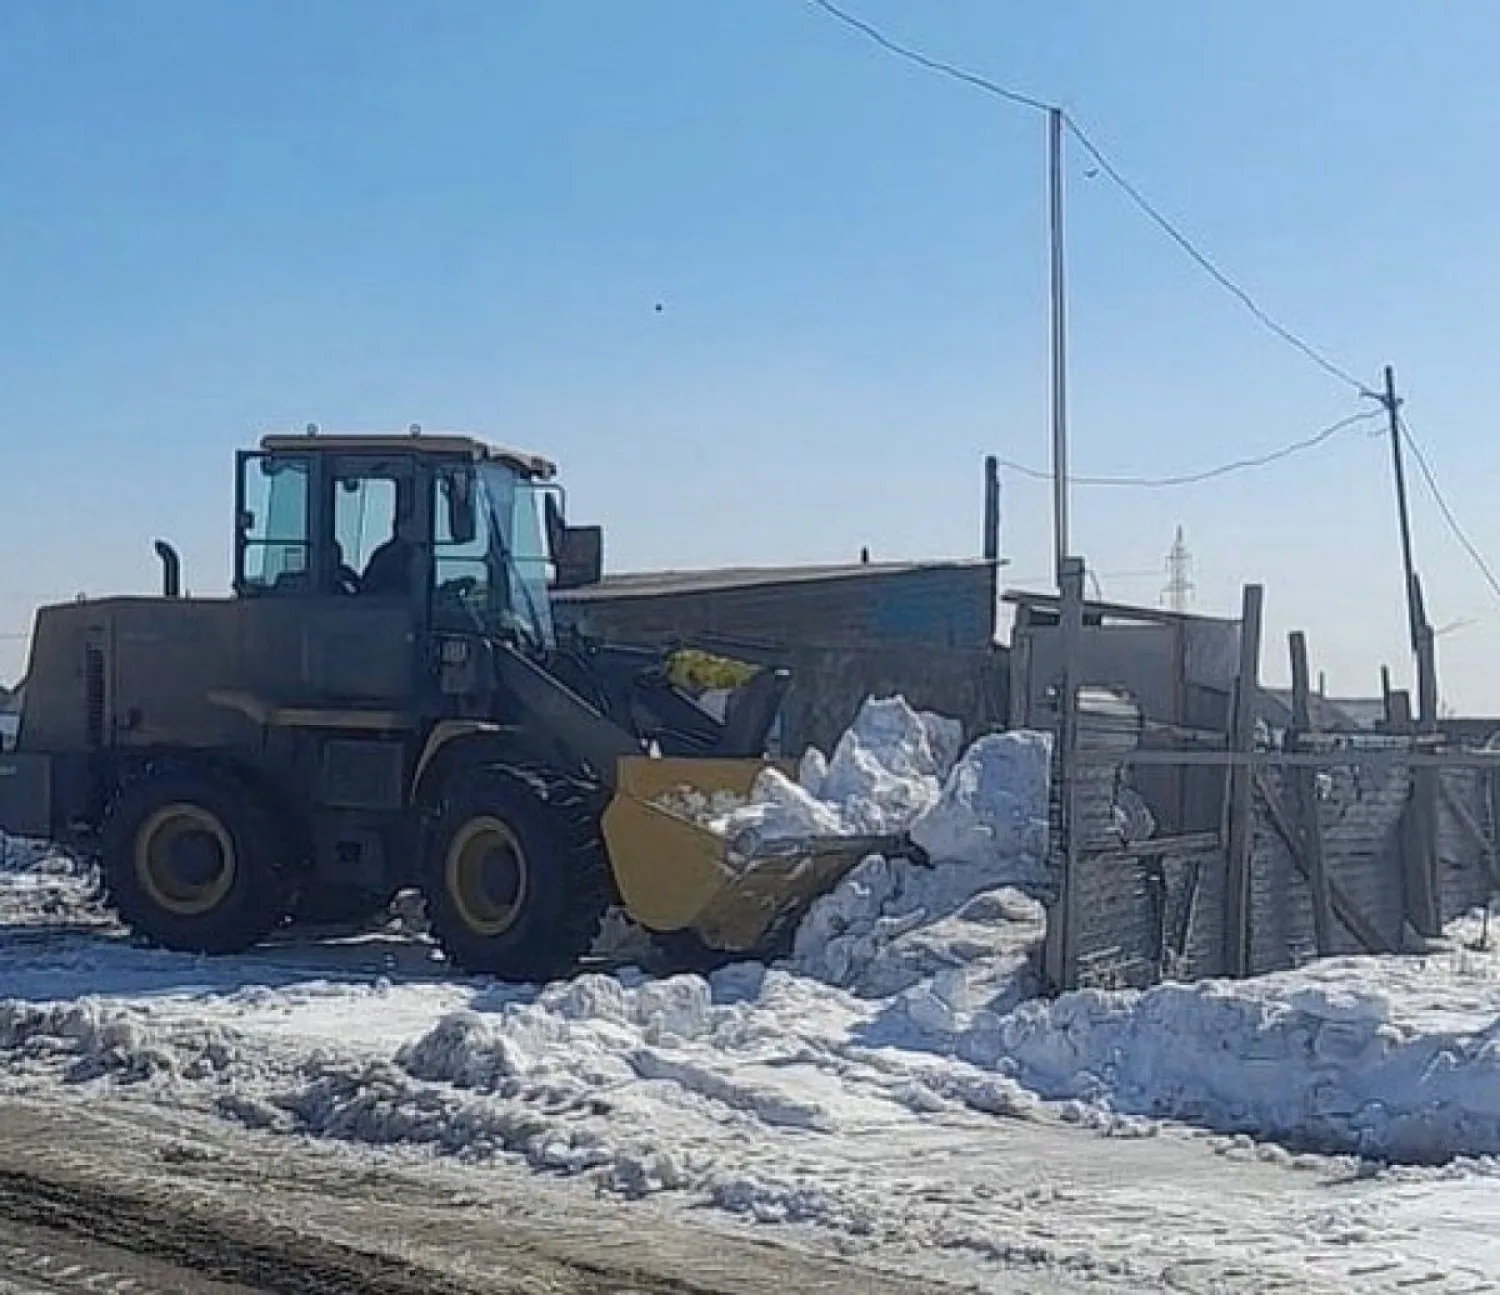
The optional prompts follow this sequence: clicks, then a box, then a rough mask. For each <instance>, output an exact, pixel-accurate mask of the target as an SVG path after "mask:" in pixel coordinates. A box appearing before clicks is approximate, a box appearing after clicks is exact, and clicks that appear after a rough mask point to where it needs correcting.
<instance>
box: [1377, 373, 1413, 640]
mask: <svg viewBox="0 0 1500 1295" xmlns="http://www.w3.org/2000/svg"><path fill="white" fill-rule="evenodd" d="M1381 403H1382V404H1384V405H1385V412H1386V417H1387V419H1388V420H1389V422H1390V429H1391V465H1392V467H1393V468H1394V469H1395V479H1396V520H1397V522H1398V524H1399V525H1400V528H1401V570H1402V575H1403V579H1404V581H1405V585H1406V630H1407V638H1408V640H1409V641H1410V643H1411V650H1412V652H1413V653H1415V652H1416V651H1417V650H1418V648H1419V645H1420V643H1421V640H1422V634H1421V621H1420V619H1419V617H1420V609H1419V607H1418V594H1417V584H1416V582H1417V570H1416V562H1415V559H1414V558H1413V557H1412V547H1411V508H1410V505H1409V504H1408V502H1407V497H1406V461H1405V455H1404V454H1403V453H1402V451H1401V402H1400V400H1398V399H1397V397H1396V371H1395V370H1394V369H1393V368H1391V366H1390V365H1389V364H1387V365H1386V366H1385V394H1384V395H1383V396H1381Z"/></svg>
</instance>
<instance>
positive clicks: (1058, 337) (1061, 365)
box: [1047, 108, 1068, 581]
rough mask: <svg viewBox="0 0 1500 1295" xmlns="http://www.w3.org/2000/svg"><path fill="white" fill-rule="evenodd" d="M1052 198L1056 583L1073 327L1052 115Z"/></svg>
mask: <svg viewBox="0 0 1500 1295" xmlns="http://www.w3.org/2000/svg"><path fill="white" fill-rule="evenodd" d="M1047 179H1048V185H1047V192H1048V203H1047V208H1048V216H1049V225H1050V239H1051V245H1052V528H1053V534H1052V547H1053V555H1052V556H1053V564H1054V566H1055V568H1056V571H1057V578H1058V580H1059V581H1061V580H1062V574H1063V561H1064V559H1066V558H1067V556H1068V326H1067V293H1066V285H1065V280H1064V277H1063V114H1062V109H1061V108H1049V109H1048V110H1047Z"/></svg>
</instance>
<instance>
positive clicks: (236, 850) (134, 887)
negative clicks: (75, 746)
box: [100, 769, 288, 953]
mask: <svg viewBox="0 0 1500 1295" xmlns="http://www.w3.org/2000/svg"><path fill="white" fill-rule="evenodd" d="M100 844H101V849H100V856H101V857H100V865H101V872H102V875H103V882H104V890H105V895H106V898H107V901H108V903H109V904H110V906H111V907H112V908H113V909H114V910H115V912H116V913H117V914H119V916H120V918H121V920H122V921H124V923H125V924H126V925H127V926H128V927H129V928H130V929H131V930H132V931H133V932H134V933H135V934H137V935H140V936H143V937H145V938H146V939H148V940H150V941H152V942H153V943H155V944H159V945H161V946H162V947H163V948H167V949H175V950H178V951H180V952H184V953H238V952H241V951H242V950H244V949H248V948H250V947H251V946H252V945H255V944H258V943H259V942H260V941H261V940H263V939H264V938H265V937H266V936H267V935H268V934H269V933H270V932H271V930H272V928H274V927H275V926H276V925H277V924H278V923H279V922H280V921H281V920H282V918H283V917H284V916H285V913H286V909H287V899H288V893H287V886H286V882H285V878H284V875H283V872H282V864H283V858H282V855H283V851H282V850H281V848H280V846H281V843H280V838H279V836H278V834H277V832H276V831H275V829H274V828H273V826H272V824H271V822H270V819H269V818H268V817H267V815H266V813H265V810H264V809H263V808H262V806H261V805H260V804H259V802H258V801H257V800H256V798H255V796H254V794H253V793H252V792H251V791H250V790H249V789H248V788H247V787H245V786H244V785H243V784H241V783H240V782H239V781H237V780H236V779H233V778H231V777H228V776H227V775H224V774H221V773H218V772H215V771H210V770H196V769H162V770H158V771H154V772H150V773H147V774H145V775H143V776H141V777H139V778H136V779H133V780H132V781H130V782H128V783H127V784H126V785H125V786H124V787H123V788H122V789H121V790H120V792H119V794H118V795H117V796H116V797H115V800H114V803H113V804H112V805H111V806H110V808H109V812H108V814H107V815H106V818H105V821H104V827H103V831H102V833H101V842H100Z"/></svg>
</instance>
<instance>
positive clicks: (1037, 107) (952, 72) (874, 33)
mask: <svg viewBox="0 0 1500 1295" xmlns="http://www.w3.org/2000/svg"><path fill="white" fill-rule="evenodd" d="M808 3H809V4H812V5H815V6H816V7H817V8H819V9H821V10H822V11H823V12H824V13H826V14H828V15H829V16H830V17H832V18H836V19H837V20H838V21H839V22H841V23H843V24H844V25H845V26H846V27H849V28H852V29H853V30H854V31H857V32H859V33H860V35H862V36H864V37H865V38H866V39H867V40H870V41H873V42H874V43H875V44H876V45H878V46H880V48H881V49H883V50H885V52H886V53H888V54H894V55H895V56H896V57H897V58H904V59H906V60H907V61H908V62H910V63H915V64H916V65H917V66H918V67H922V68H926V69H927V71H929V72H937V73H939V74H940V75H942V76H947V77H952V78H953V79H954V80H955V81H962V82H963V83H964V84H965V85H970V86H973V87H974V88H975V89H976V90H983V91H984V92H985V93H986V94H992V95H995V96H997V97H998V98H1001V99H1006V100H1009V101H1010V102H1011V103H1016V104H1020V105H1021V106H1022V107H1023V108H1030V109H1032V110H1033V111H1035V112H1052V111H1053V105H1052V104H1050V103H1044V102H1043V101H1042V100H1040V99H1033V98H1032V97H1031V96H1030V95H1029V94H1022V93H1021V92H1020V91H1019V90H1010V89H1007V88H1006V87H1005V86H1003V85H1001V84H1000V83H999V82H998V81H991V80H990V79H989V78H988V77H983V76H980V75H979V74H978V73H977V72H969V71H966V70H965V69H964V68H961V67H958V66H956V65H955V64H953V63H945V62H944V61H943V60H942V59H937V58H933V57H931V56H930V55H927V54H923V53H922V52H921V51H920V50H915V49H912V48H911V46H909V45H902V44H900V43H899V42H897V41H894V40H892V39H891V38H890V37H889V36H887V35H886V34H885V33H884V32H882V31H881V30H880V29H879V28H878V27H876V26H874V25H873V24H871V23H867V22H866V21H865V20H864V19H863V18H857V17H855V16H854V15H853V14H852V13H850V12H849V11H848V10H846V9H841V8H839V6H838V5H836V4H833V3H832V0H808Z"/></svg>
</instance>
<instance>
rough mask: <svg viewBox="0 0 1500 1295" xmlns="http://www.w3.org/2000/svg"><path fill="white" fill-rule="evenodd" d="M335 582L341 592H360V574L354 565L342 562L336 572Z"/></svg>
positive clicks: (335, 586)
mask: <svg viewBox="0 0 1500 1295" xmlns="http://www.w3.org/2000/svg"><path fill="white" fill-rule="evenodd" d="M333 584H334V588H336V589H337V590H338V591H339V593H341V594H357V593H358V592H359V575H358V573H357V572H356V571H355V570H354V568H353V567H349V566H345V565H344V564H343V563H342V562H340V563H339V565H338V570H337V571H335V572H334V575H333Z"/></svg>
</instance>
